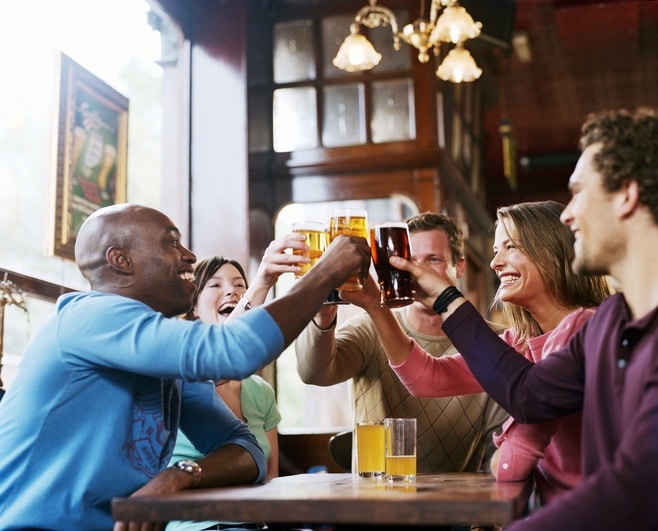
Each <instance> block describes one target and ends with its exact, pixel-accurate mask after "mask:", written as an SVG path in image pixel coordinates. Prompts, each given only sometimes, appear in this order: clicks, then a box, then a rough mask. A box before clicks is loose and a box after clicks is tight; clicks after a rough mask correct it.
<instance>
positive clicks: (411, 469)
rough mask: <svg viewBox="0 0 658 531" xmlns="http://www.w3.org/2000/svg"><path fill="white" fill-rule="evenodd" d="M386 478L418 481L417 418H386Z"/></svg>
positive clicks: (393, 481)
mask: <svg viewBox="0 0 658 531" xmlns="http://www.w3.org/2000/svg"><path fill="white" fill-rule="evenodd" d="M384 439H385V453H386V479H387V480H388V481H389V482H391V483H396V482H401V483H415V482H416V419H415V418H408V419H394V418H388V419H384Z"/></svg>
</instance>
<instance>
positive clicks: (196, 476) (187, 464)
mask: <svg viewBox="0 0 658 531" xmlns="http://www.w3.org/2000/svg"><path fill="white" fill-rule="evenodd" d="M173 466H175V467H176V468H179V469H180V470H182V471H183V472H187V473H188V474H191V475H192V478H193V480H194V485H195V486H196V485H198V484H199V481H201V473H202V469H201V466H200V465H199V463H197V462H196V461H192V460H190V459H181V460H180V461H176V462H175V463H174V465H173Z"/></svg>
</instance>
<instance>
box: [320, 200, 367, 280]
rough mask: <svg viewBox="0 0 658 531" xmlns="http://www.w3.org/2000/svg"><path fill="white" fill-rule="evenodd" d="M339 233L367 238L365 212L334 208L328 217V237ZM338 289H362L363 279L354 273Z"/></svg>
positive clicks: (334, 236)
mask: <svg viewBox="0 0 658 531" xmlns="http://www.w3.org/2000/svg"><path fill="white" fill-rule="evenodd" d="M341 234H344V235H346V236H360V237H362V238H365V239H368V214H367V212H366V211H365V210H361V209H352V208H334V209H333V210H332V211H331V213H330V217H329V239H330V240H331V241H334V240H335V239H336V237H338V236H339V235H341ZM338 289H342V290H345V291H358V290H360V289H363V279H360V278H359V277H358V276H356V275H355V276H353V277H350V278H348V279H347V282H345V283H344V284H343V285H342V286H340V287H339V288H338Z"/></svg>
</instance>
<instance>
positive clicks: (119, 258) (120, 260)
mask: <svg viewBox="0 0 658 531" xmlns="http://www.w3.org/2000/svg"><path fill="white" fill-rule="evenodd" d="M105 258H106V260H107V263H108V264H110V267H112V269H114V270H116V271H119V272H121V273H124V274H129V273H132V272H133V263H132V260H131V259H130V256H128V253H127V252H126V250H125V249H124V248H123V247H118V246H112V247H109V248H108V249H107V251H105Z"/></svg>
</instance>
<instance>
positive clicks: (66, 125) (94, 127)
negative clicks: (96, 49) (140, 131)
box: [52, 53, 128, 260]
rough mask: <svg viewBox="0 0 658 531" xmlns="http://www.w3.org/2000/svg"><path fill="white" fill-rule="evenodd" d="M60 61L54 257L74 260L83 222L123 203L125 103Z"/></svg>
mask: <svg viewBox="0 0 658 531" xmlns="http://www.w3.org/2000/svg"><path fill="white" fill-rule="evenodd" d="M59 61H60V67H59V76H60V77H59V112H58V116H57V135H56V139H57V141H56V172H55V186H54V192H55V193H54V231H53V233H54V234H53V235H54V238H53V245H52V252H53V254H54V255H56V256H60V257H62V258H67V259H70V260H73V259H74V258H75V257H74V248H75V237H76V235H77V233H78V230H79V229H80V225H82V222H83V221H84V220H85V219H86V218H87V217H88V216H89V215H90V214H91V213H93V212H94V211H95V210H97V209H99V208H101V207H104V206H108V205H112V204H115V203H124V202H125V201H126V185H127V175H126V174H127V161H128V156H127V155H128V98H126V97H125V96H123V95H122V94H120V93H119V92H117V91H116V90H115V89H113V88H112V87H111V86H110V85H108V84H107V83H105V82H104V81H102V80H101V79H99V78H98V77H96V76H95V75H93V74H92V73H91V72H89V71H88V70H86V69H84V68H83V67H82V66H80V65H79V64H78V63H76V62H75V61H73V60H72V59H71V58H70V57H68V56H67V55H66V54H64V53H60V54H59Z"/></svg>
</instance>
